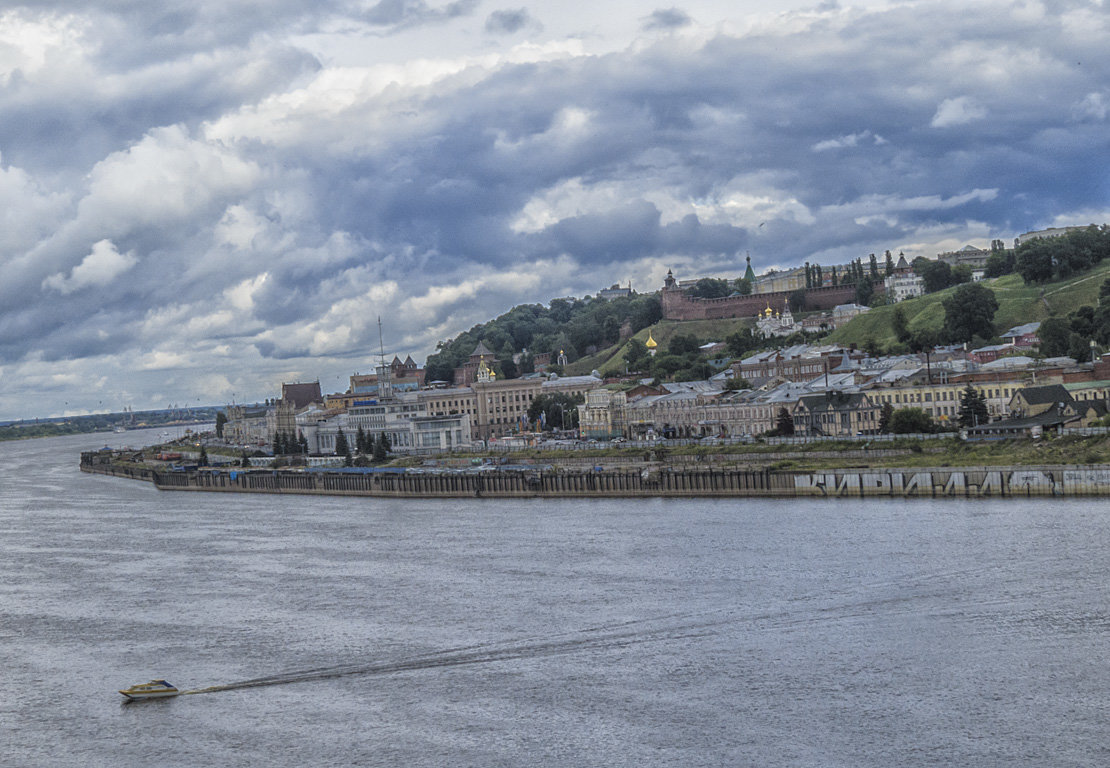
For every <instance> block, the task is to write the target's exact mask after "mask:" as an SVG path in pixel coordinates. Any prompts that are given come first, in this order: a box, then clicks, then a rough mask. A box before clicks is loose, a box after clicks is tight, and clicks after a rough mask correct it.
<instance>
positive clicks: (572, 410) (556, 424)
mask: <svg viewBox="0 0 1110 768" xmlns="http://www.w3.org/2000/svg"><path fill="white" fill-rule="evenodd" d="M583 400H584V398H583V397H582V396H581V395H578V396H572V395H568V394H566V393H565V392H556V393H554V394H551V395H540V396H538V397H537V398H535V399H534V400H533V401H532V404H531V405H529V406H528V420H529V421H532V422H536V421H540V417H541V415H542V417H543V421H544V423H545V424H546V427H545V428H546V429H547V431H551V430H555V429H563V428H564V426H565V428H566V429H574V428H575V427H577V426H578V404H579V403H581V402H583Z"/></svg>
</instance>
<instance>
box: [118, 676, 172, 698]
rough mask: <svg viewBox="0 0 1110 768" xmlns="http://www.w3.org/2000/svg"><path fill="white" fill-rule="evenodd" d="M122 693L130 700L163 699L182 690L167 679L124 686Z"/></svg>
mask: <svg viewBox="0 0 1110 768" xmlns="http://www.w3.org/2000/svg"><path fill="white" fill-rule="evenodd" d="M120 693H122V694H123V695H124V696H126V697H127V699H128V701H136V700H138V699H162V698H165V697H166V696H176V695H177V694H179V693H180V691H179V690H177V688H175V687H174V686H172V685H170V684H169V683H167V682H166V681H165V680H151V681H150V682H149V683H143V684H142V685H133V686H131V687H130V688H124V689H123V690H122V691H120Z"/></svg>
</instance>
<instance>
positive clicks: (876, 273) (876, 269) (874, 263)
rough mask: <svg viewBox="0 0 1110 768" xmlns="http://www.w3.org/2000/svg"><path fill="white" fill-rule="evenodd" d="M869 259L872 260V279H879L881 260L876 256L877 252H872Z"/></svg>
mask: <svg viewBox="0 0 1110 768" xmlns="http://www.w3.org/2000/svg"><path fill="white" fill-rule="evenodd" d="M868 259H870V261H871V279H872V280H878V279H879V260H878V259H876V258H875V254H871V255H870V256H869V257H868Z"/></svg>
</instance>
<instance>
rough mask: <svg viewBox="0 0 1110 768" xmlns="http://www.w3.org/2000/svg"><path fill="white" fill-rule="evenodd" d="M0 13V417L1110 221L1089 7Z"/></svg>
mask: <svg viewBox="0 0 1110 768" xmlns="http://www.w3.org/2000/svg"><path fill="white" fill-rule="evenodd" d="M596 5H597V8H596V9H595V8H582V7H581V5H580V4H570V3H566V2H558V1H556V0H548V1H547V2H534V3H529V4H528V5H527V6H522V5H520V4H507V5H501V4H499V3H496V2H488V1H482V0H456V1H454V2H449V1H445V0H381V2H360V1H359V0H335V1H333V2H320V3H315V4H310V5H306V4H304V3H299V2H285V1H283V0H278V1H276V2H275V1H274V0H267V2H258V1H257V0H255V1H253V2H252V1H247V0H243V1H240V2H234V1H233V2H223V3H213V2H207V1H206V0H200V1H199V2H196V1H194V2H190V3H186V2H176V1H171V2H161V3H146V2H107V1H106V0H101V1H100V2H98V1H97V0H91V1H90V2H81V3H77V2H72V1H71V0H70V1H66V0H56V2H48V1H47V2H36V3H33V4H27V5H24V6H18V5H15V6H13V5H9V6H6V9H5V10H3V11H0V115H2V117H0V203H2V207H0V211H2V213H0V215H2V217H3V226H2V227H0V418H11V417H18V416H24V415H50V414H57V413H60V412H62V411H63V410H71V411H74V412H82V411H86V410H89V409H91V408H95V407H97V406H98V404H103V406H102V407H105V408H109V407H110V408H112V409H118V408H119V407H122V406H123V405H133V406H134V407H135V408H137V409H139V408H148V407H162V406H165V405H166V404H167V403H171V402H172V403H191V404H196V403H198V402H199V403H204V404H208V403H221V402H226V401H229V400H231V399H232V398H235V399H237V400H251V399H255V398H261V397H266V396H273V395H274V394H276V393H277V392H278V386H279V385H280V383H281V381H283V380H286V381H291V380H297V379H300V380H305V379H308V380H311V379H316V378H319V379H320V380H321V383H322V386H323V388H324V389H325V390H327V391H335V390H341V389H343V388H345V386H346V382H345V377H346V375H348V374H349V373H351V372H354V371H356V370H363V371H365V370H367V369H368V368H369V367H370V366H371V365H372V364H373V362H374V360H375V359H376V357H377V351H378V331H377V328H378V326H377V319H378V317H379V316H380V317H381V318H382V321H383V324H384V331H385V342H386V352H387V354H388V355H390V356H392V355H393V354H398V355H400V356H401V357H402V358H403V357H404V356H405V355H408V354H411V355H412V356H413V357H414V358H415V359H417V360H419V361H422V360H423V358H424V357H425V356H426V355H427V354H428V353H430V352H432V351H434V348H435V342H436V341H437V340H440V339H443V338H447V337H449V336H452V335H454V334H456V333H458V332H459V331H461V330H465V329H466V328H469V327H470V326H471V325H473V324H474V323H476V322H480V321H483V320H486V319H489V318H491V317H493V316H495V315H497V314H499V313H500V312H502V311H504V310H506V309H508V308H509V307H511V306H512V305H514V304H517V303H521V302H535V301H545V300H547V299H550V298H552V297H555V296H560V295H579V296H580V295H584V294H587V293H593V292H596V291H597V290H598V289H599V288H602V287H605V286H608V285H610V284H612V283H614V282H618V281H619V282H621V283H625V282H627V281H629V280H631V281H632V284H633V286H634V287H635V288H637V289H638V290H642V291H650V290H655V289H656V288H657V287H658V286H659V285H660V284H661V283H662V279H663V276H664V275H665V274H666V271H667V269H668V268H670V269H673V270H674V271H675V273H676V274H678V275H680V276H682V277H693V276H699V275H721V276H735V275H737V274H739V273H740V272H741V271H742V270H743V264H744V255H745V254H746V253H750V254H751V257H752V262H753V265H754V266H755V267H756V269H757V270H762V269H764V268H766V267H770V266H776V265H780V266H781V265H793V264H798V263H801V262H802V261H805V260H810V261H817V262H821V263H825V264H830V263H835V262H838V261H846V260H848V259H853V258H856V257H860V256H862V257H866V256H867V254H868V253H871V252H882V251H883V250H886V249H891V250H894V251H895V252H897V251H899V250H903V251H905V252H906V254H907V255H908V256H916V255H930V256H931V255H935V254H936V253H937V252H939V251H943V250H951V249H955V248H959V247H962V246H963V245H965V244H967V243H976V244H980V245H985V244H987V243H988V242H989V241H990V240H991V239H994V238H1002V239H1006V240H1009V239H1011V238H1013V237H1014V236H1015V235H1017V234H1019V233H1021V232H1024V231H1027V230H1030V229H1036V228H1041V227H1045V226H1053V225H1061V224H1085V223H1091V222H1095V223H1102V222H1105V221H1108V220H1110V216H1108V209H1110V205H1108V202H1107V196H1108V192H1110V189H1108V186H1110V185H1108V177H1107V174H1106V169H1105V164H1104V162H1102V159H1103V158H1105V157H1106V156H1107V155H1108V149H1110V148H1108V146H1107V145H1108V143H1110V126H1108V124H1107V123H1108V120H1110V86H1108V85H1107V84H1108V83H1110V52H1108V51H1107V48H1106V45H1105V40H1106V39H1107V37H1108V34H1110V29H1108V27H1110V6H1106V5H1104V4H1103V3H1100V2H1096V1H1095V0H1090V1H1089V2H1085V1H1083V0H1059V1H1058V2H1043V3H1042V2H1033V1H1029V2H1002V1H1001V0H1000V1H998V2H982V3H971V4H968V3H963V4H955V3H951V4H949V3H946V2H899V3H891V4H889V5H887V4H886V3H883V2H879V1H877V0H876V1H875V2H868V3H864V4H863V5H848V4H844V5H837V4H835V3H822V4H820V5H818V4H815V3H797V2H795V3H786V4H783V3H770V2H767V3H761V2H749V3H736V2H729V3H725V2H714V1H712V0H701V1H698V2H690V3H686V4H683V5H680V6H669V5H656V4H647V3H636V2H619V3H609V4H596Z"/></svg>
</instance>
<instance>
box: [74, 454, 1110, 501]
mask: <svg viewBox="0 0 1110 768" xmlns="http://www.w3.org/2000/svg"><path fill="white" fill-rule="evenodd" d="M119 458H120V457H119V456H117V455H116V454H115V452H112V451H95V452H88V453H83V454H81V470H82V471H84V472H91V473H96V474H103V475H111V476H114V477H122V478H127V479H132V480H141V481H145V482H149V483H152V484H153V485H154V487H155V488H158V489H159V490H162V491H200V492H218V493H280V494H306V495H325V496H375V497H389V498H583V497H645V498H646V497H678V498H681V497H695V498H697V497H701V498H711V497H729V498H767V497H806V498H812V497H834V498H845V497H849V498H850V497H855V498H868V497H876V498H910V497H926V498H946V497H947V498H978V497H983V498H987V497H1000V496H1001V497H1005V496H1019V497H1026V496H1110V466H1106V465H1055V466H1022V467H933V468H907V469H897V468H882V469H860V468H845V469H835V470H820V471H812V472H811V471H801V470H772V469H769V468H768V469H730V468H712V467H707V468H690V467H669V466H663V467H659V466H653V467H645V468H643V469H640V470H629V469H618V470H597V469H588V470H587V469H573V470H569V471H567V470H557V469H552V468H550V467H542V468H541V467H535V468H531V467H514V468H511V469H504V468H496V467H495V468H482V469H475V470H445V471H430V470H425V469H420V470H402V469H388V468H386V469H366V470H340V469H333V470H327V469H316V470H304V469H226V468H221V469H215V468H208V467H203V468H189V469H163V468H153V467H150V466H148V465H142V464H133V465H129V464H128V463H126V462H124V461H120V460H119Z"/></svg>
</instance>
